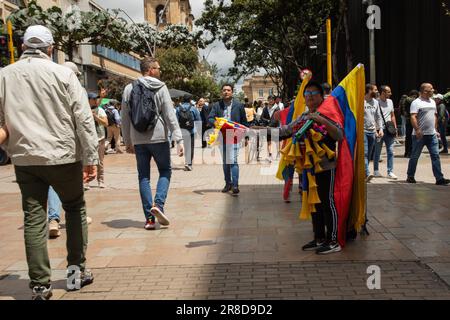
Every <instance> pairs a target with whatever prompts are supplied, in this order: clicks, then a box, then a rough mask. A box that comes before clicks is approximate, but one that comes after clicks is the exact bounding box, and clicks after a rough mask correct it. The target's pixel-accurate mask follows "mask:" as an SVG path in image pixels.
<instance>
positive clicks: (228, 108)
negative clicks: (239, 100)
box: [223, 101, 233, 121]
mask: <svg viewBox="0 0 450 320" xmlns="http://www.w3.org/2000/svg"><path fill="white" fill-rule="evenodd" d="M224 104H225V110H224V115H223V117H224V118H225V119H227V120H228V121H231V108H232V107H233V101H231V102H230V104H228V105H227V104H226V103H225V102H224Z"/></svg>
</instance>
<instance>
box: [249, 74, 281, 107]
mask: <svg viewBox="0 0 450 320" xmlns="http://www.w3.org/2000/svg"><path fill="white" fill-rule="evenodd" d="M242 91H244V94H245V97H246V98H248V100H249V101H250V102H252V101H262V102H267V98H268V97H269V96H273V95H278V90H277V85H276V84H275V83H274V82H273V81H272V79H270V77H265V76H260V75H254V76H252V77H251V78H247V79H245V80H244V85H243V86H242Z"/></svg>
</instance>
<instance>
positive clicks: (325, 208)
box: [311, 135, 338, 242]
mask: <svg viewBox="0 0 450 320" xmlns="http://www.w3.org/2000/svg"><path fill="white" fill-rule="evenodd" d="M324 143H325V144H326V145H327V146H328V148H330V149H331V150H333V151H336V141H335V140H333V139H332V138H331V137H330V136H329V135H327V136H325V139H324ZM335 171H336V169H335V168H333V169H328V170H326V169H325V171H323V172H321V173H317V174H316V183H317V192H318V194H319V198H320V201H321V203H320V204H316V210H317V212H313V213H312V214H311V216H312V223H313V231H314V238H315V239H316V241H317V242H321V241H322V240H326V241H327V242H336V241H337V227H338V219H337V218H338V216H337V210H336V206H335V203H334V179H335ZM325 230H326V231H325Z"/></svg>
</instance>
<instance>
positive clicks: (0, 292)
mask: <svg viewBox="0 0 450 320" xmlns="http://www.w3.org/2000/svg"><path fill="white" fill-rule="evenodd" d="M0 279H1V280H0V299H12V300H31V289H30V288H29V283H30V282H29V280H28V279H24V278H23V277H21V276H20V275H17V274H6V275H2V276H1V277H0ZM66 285H67V281H66V280H65V279H61V280H55V281H52V287H53V292H54V291H55V290H64V291H65V290H66Z"/></svg>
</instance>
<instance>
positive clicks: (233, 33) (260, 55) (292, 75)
mask: <svg viewBox="0 0 450 320" xmlns="http://www.w3.org/2000/svg"><path fill="white" fill-rule="evenodd" d="M335 5H336V4H335V1H333V0H298V1H288V0H266V1H257V0H235V1H232V2H231V3H230V4H228V3H225V1H224V0H219V1H218V2H216V3H215V2H214V1H213V0H206V1H205V11H204V12H203V14H202V16H201V17H200V19H199V20H197V22H196V24H197V25H198V26H201V27H203V28H204V29H205V30H207V31H208V32H209V33H210V34H211V37H210V39H209V41H210V42H212V41H214V40H216V39H219V40H222V41H223V42H224V44H225V46H226V48H227V49H232V50H234V51H235V53H236V58H235V60H234V68H232V69H231V70H230V75H232V76H234V77H235V79H238V78H240V77H242V76H245V75H250V74H253V73H255V72H257V71H259V70H260V69H261V68H262V69H264V70H265V72H266V73H267V75H268V76H269V77H271V78H272V80H273V81H274V82H275V83H276V84H277V87H278V91H279V92H283V94H284V96H285V97H288V96H289V97H290V96H292V95H293V92H294V90H295V88H296V85H297V80H298V72H299V70H300V69H303V68H304V67H305V64H306V63H305V62H306V61H307V60H308V57H309V55H310V53H309V52H308V46H309V36H310V35H314V34H317V33H318V32H319V30H320V28H321V27H322V26H323V25H324V24H325V21H326V19H327V18H328V16H329V15H330V13H331V11H332V9H333V8H334V6H335Z"/></svg>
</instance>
